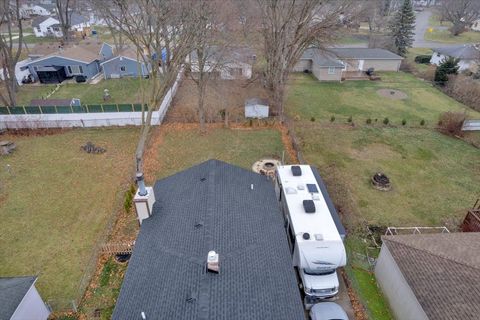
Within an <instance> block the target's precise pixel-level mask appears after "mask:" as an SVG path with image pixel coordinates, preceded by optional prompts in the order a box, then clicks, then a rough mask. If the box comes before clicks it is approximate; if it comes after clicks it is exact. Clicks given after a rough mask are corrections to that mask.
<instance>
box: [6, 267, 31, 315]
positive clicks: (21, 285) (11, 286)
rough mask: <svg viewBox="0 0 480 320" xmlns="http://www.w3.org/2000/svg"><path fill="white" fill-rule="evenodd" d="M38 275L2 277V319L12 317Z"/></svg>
mask: <svg viewBox="0 0 480 320" xmlns="http://www.w3.org/2000/svg"><path fill="white" fill-rule="evenodd" d="M36 279H37V277H33V276H27V277H5V278H4V277H0V319H10V318H11V316H12V315H13V313H14V312H15V310H17V307H18V305H19V304H20V302H22V299H23V297H25V295H26V294H27V292H28V290H29V289H30V287H31V286H32V284H33V283H34V282H35V280H36Z"/></svg>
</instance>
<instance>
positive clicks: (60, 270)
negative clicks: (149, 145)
mask: <svg viewBox="0 0 480 320" xmlns="http://www.w3.org/2000/svg"><path fill="white" fill-rule="evenodd" d="M137 131H138V129H132V128H127V129H89V130H70V131H66V132H64V133H57V134H53V135H46V136H9V135H6V136H2V140H12V141H14V142H15V143H16V144H17V149H16V150H15V152H14V153H13V154H12V155H9V156H4V157H0V220H1V221H2V223H1V224H0V274H1V275H2V276H15V275H32V274H36V275H39V279H38V282H37V288H38V289H39V291H40V294H41V295H42V297H43V298H44V300H53V301H52V305H53V306H63V307H65V306H68V303H69V301H71V300H72V299H75V298H77V294H78V291H77V290H78V287H79V283H80V279H81V277H82V274H83V271H84V269H85V267H86V265H87V264H88V262H89V258H90V256H91V254H92V250H93V248H94V245H95V243H96V241H97V239H98V237H99V235H100V234H101V233H102V232H103V230H104V229H105V225H106V222H107V219H108V218H109V217H110V216H111V215H112V214H113V213H114V212H113V211H114V208H115V206H116V202H117V201H118V200H119V199H120V200H121V197H122V196H123V193H122V192H120V191H121V189H122V185H124V184H125V183H126V182H127V180H128V178H129V176H130V172H131V168H132V166H133V160H132V156H129V155H133V152H134V150H135V142H136V137H137ZM87 141H91V142H93V143H94V144H96V145H99V146H101V147H104V148H106V149H107V152H106V153H104V154H101V155H93V154H87V153H85V152H83V151H82V150H81V149H80V146H81V145H83V144H85V143H86V142H87Z"/></svg>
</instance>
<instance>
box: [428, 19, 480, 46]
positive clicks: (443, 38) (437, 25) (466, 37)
mask: <svg viewBox="0 0 480 320" xmlns="http://www.w3.org/2000/svg"><path fill="white" fill-rule="evenodd" d="M428 22H429V25H430V27H431V28H432V29H433V30H432V32H430V30H427V31H426V32H425V40H429V41H436V42H444V43H458V44H463V43H478V42H480V32H478V31H467V32H464V33H462V34H460V35H458V36H453V35H452V34H451V33H450V31H449V30H448V28H450V27H451V26H452V24H451V23H450V22H447V21H445V22H440V19H439V16H438V14H432V15H431V16H430V19H429V21H428Z"/></svg>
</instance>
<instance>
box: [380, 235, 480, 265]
mask: <svg viewBox="0 0 480 320" xmlns="http://www.w3.org/2000/svg"><path fill="white" fill-rule="evenodd" d="M392 239H393V238H390V239H386V240H387V241H392V242H395V243H397V244H400V245H403V246H404V247H409V248H412V249H415V250H417V251H421V252H425V253H428V254H430V255H432V256H435V257H439V258H442V259H445V260H449V261H453V262H455V263H457V264H460V265H463V266H467V267H470V268H473V269H476V270H480V266H475V265H472V264H470V263H466V262H462V261H458V260H457V259H455V258H450V257H447V256H445V255H444V254H439V253H434V252H432V251H430V250H427V249H425V248H418V247H416V246H412V245H410V244H406V243H403V242H400V241H398V240H392Z"/></svg>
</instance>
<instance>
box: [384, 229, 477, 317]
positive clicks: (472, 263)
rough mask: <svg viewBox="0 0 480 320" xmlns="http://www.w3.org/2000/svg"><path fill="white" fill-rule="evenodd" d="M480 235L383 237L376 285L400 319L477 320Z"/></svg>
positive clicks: (450, 234) (471, 233) (446, 234)
mask: <svg viewBox="0 0 480 320" xmlns="http://www.w3.org/2000/svg"><path fill="white" fill-rule="evenodd" d="M478 252H480V233H477V232H474V233H473V232H468V233H437V234H411V235H395V236H385V237H383V244H382V248H381V251H380V256H379V258H378V260H377V263H376V266H375V276H376V278H377V282H378V284H379V286H380V288H381V289H382V291H383V293H384V295H385V296H386V298H387V300H388V302H389V304H390V307H391V310H392V311H393V313H394V315H395V318H396V319H398V320H411V319H416V320H422V319H435V320H447V319H463V320H468V319H472V320H473V319H478V316H479V314H480V289H479V283H480V255H478V254H477V253H478Z"/></svg>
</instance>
